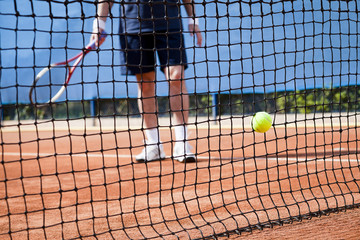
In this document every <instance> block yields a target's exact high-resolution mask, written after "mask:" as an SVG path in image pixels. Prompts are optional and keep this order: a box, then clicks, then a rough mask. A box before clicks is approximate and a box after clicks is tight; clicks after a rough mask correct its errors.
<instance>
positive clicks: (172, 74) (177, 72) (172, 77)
mask: <svg viewBox="0 0 360 240" xmlns="http://www.w3.org/2000/svg"><path fill="white" fill-rule="evenodd" d="M183 75H184V71H183V68H182V67H181V66H172V67H169V77H168V79H169V81H174V82H179V81H181V80H182V79H183V78H184V76H183Z"/></svg>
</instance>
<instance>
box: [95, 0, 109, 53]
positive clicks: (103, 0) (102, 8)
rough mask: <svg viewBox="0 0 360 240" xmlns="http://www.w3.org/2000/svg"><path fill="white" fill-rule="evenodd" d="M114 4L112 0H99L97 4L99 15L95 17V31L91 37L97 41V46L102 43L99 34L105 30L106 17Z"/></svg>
mask: <svg viewBox="0 0 360 240" xmlns="http://www.w3.org/2000/svg"><path fill="white" fill-rule="evenodd" d="M112 6H113V1H112V0H99V1H98V2H97V4H96V8H97V17H96V18H95V19H94V22H93V31H92V34H91V38H90V41H95V44H96V46H99V45H101V43H99V36H100V34H101V32H103V31H104V30H105V23H106V19H107V17H108V15H109V12H110V9H111V8H112ZM104 40H105V39H104Z"/></svg>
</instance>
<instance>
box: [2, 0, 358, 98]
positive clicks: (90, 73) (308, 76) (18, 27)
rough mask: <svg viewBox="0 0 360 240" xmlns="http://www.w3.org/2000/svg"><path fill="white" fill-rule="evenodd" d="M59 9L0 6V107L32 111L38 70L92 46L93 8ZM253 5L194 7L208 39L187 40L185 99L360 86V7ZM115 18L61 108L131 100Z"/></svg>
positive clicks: (132, 87)
mask: <svg viewBox="0 0 360 240" xmlns="http://www.w3.org/2000/svg"><path fill="white" fill-rule="evenodd" d="M62 2H63V1H54V2H52V3H51V4H49V3H48V2H45V1H28V0H17V1H1V2H0V12H1V15H0V34H1V42H0V51H1V66H2V69H1V92H0V93H1V96H0V97H1V103H2V104H7V103H15V102H18V103H28V102H29V100H28V92H29V86H30V85H31V83H32V81H33V79H34V78H35V76H36V74H37V73H38V72H39V71H40V69H41V68H43V67H45V66H47V65H49V64H50V63H52V62H57V61H62V60H64V59H66V58H69V57H71V56H73V55H75V54H77V53H78V52H79V49H81V48H83V47H84V46H86V44H87V43H88V41H89V37H90V31H91V29H92V21H93V16H94V15H95V12H96V9H95V6H94V4H93V3H92V2H89V1H82V3H81V2H77V1H69V2H70V3H69V4H68V5H66V6H65V5H64V4H63V3H62ZM215 2H216V3H215ZM252 2H253V3H251V4H249V1H242V2H241V3H240V2H239V1H233V0H231V1H209V2H208V3H206V4H205V7H204V6H203V5H202V4H197V5H196V11H197V15H198V16H199V18H200V25H201V29H202V30H206V33H204V34H203V37H204V39H205V44H204V45H203V47H200V48H199V47H194V44H193V42H194V39H193V38H191V37H190V35H189V34H188V33H185V36H186V39H185V40H186V42H185V45H186V48H187V55H188V61H189V62H190V63H191V64H190V66H189V68H188V70H187V71H186V79H187V80H186V83H187V86H188V89H189V92H196V93H204V92H209V91H210V92H213V93H227V92H230V91H231V92H233V93H241V92H242V93H253V92H256V93H264V92H266V93H269V92H274V91H287V90H295V89H296V90H300V89H311V88H323V87H337V86H340V85H343V86H348V85H359V84H360V77H359V72H360V71H359V70H360V64H359V59H360V48H359V46H360V38H359V33H360V15H359V10H360V4H359V3H357V1H350V2H346V1H331V2H329V1H327V0H322V1H320V0H319V1H310V0H303V1H301V0H297V1H270V0H269V1H262V3H260V1H258V2H256V3H254V1H252ZM269 2H272V3H273V4H269ZM15 3H16V4H15ZM196 3H201V2H200V1H196ZM182 10H183V16H185V15H186V14H185V11H184V9H182ZM15 12H18V13H19V17H15ZM112 13H113V15H114V18H113V19H112V20H110V19H109V20H108V22H107V26H106V31H107V32H108V33H109V36H108V38H107V40H106V42H105V43H104V44H103V45H102V46H101V51H100V52H93V53H89V54H88V55H87V56H86V58H85V60H84V62H83V64H82V67H80V68H78V69H77V71H76V73H75V74H74V76H73V77H72V79H71V85H70V86H69V87H68V88H67V93H66V94H64V95H63V96H62V98H60V99H59V100H60V101H61V100H65V99H69V100H79V99H93V98H97V97H100V98H112V97H117V98H122V97H136V96H137V89H136V88H137V85H136V81H135V79H134V78H133V77H131V76H128V77H127V76H123V75H120V72H119V68H118V67H117V66H119V64H120V63H119V51H120V47H119V42H118V36H117V33H118V25H119V19H118V18H117V17H118V16H119V5H118V4H115V5H114V7H113V9H112ZM33 14H34V16H35V17H33ZM50 14H52V15H53V18H50V17H49V15H50ZM64 16H69V19H68V20H66V19H65V18H64ZM82 16H83V18H82ZM34 29H36V30H35V31H34ZM185 30H187V29H186V28H185ZM50 31H52V33H50ZM82 32H84V33H82ZM15 48H16V49H15ZM194 63H195V64H194ZM98 64H100V65H102V66H101V68H98V67H96V66H97V65H98ZM15 67H16V68H15ZM158 72H159V74H158V76H159V77H158V88H157V94H158V95H161V96H164V95H167V93H168V87H167V83H166V81H164V80H165V79H164V77H163V75H162V74H161V73H160V71H158ZM80 82H82V83H83V84H79V83H80Z"/></svg>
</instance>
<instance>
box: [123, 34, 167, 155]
mask: <svg viewBox="0 0 360 240" xmlns="http://www.w3.org/2000/svg"><path fill="white" fill-rule="evenodd" d="M120 44H121V48H122V49H124V50H126V51H121V52H120V56H121V72H122V74H125V75H135V76H136V79H137V82H138V106H139V111H140V113H141V116H142V118H143V119H144V126H143V128H144V129H145V130H144V132H145V136H146V144H145V148H144V149H143V151H142V152H141V153H140V154H139V155H137V156H136V160H137V161H152V160H158V159H162V158H165V154H164V151H163V148H162V146H161V143H160V138H159V131H158V127H157V116H156V112H157V111H156V109H157V107H156V99H155V72H154V71H155V56H154V51H153V48H154V36H152V35H138V34H126V35H125V34H124V35H120Z"/></svg>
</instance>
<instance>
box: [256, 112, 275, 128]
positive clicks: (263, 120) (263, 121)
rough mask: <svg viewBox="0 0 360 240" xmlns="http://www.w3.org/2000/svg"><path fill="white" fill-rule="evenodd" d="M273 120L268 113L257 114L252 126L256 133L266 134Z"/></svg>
mask: <svg viewBox="0 0 360 240" xmlns="http://www.w3.org/2000/svg"><path fill="white" fill-rule="evenodd" d="M271 125H272V118H271V116H270V115H269V114H268V113H267V112H258V113H256V114H255V115H254V116H253V118H252V120H251V126H252V129H254V131H256V132H259V133H264V132H266V131H267V130H269V129H270V128H271Z"/></svg>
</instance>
